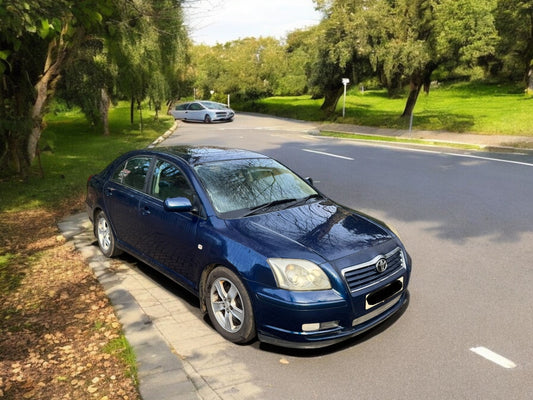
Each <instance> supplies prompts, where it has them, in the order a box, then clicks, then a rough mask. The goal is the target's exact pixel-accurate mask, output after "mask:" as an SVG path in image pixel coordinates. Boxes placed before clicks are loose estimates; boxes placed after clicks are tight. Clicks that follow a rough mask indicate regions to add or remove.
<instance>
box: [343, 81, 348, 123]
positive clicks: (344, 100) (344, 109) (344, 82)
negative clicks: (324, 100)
mask: <svg viewBox="0 0 533 400" xmlns="http://www.w3.org/2000/svg"><path fill="white" fill-rule="evenodd" d="M348 83H350V80H349V79H348V78H342V84H343V85H344V97H343V100H342V118H344V114H345V113H346V85H348Z"/></svg>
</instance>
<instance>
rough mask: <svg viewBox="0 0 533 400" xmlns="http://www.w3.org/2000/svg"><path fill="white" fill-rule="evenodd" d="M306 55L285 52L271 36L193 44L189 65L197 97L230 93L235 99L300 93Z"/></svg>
mask: <svg viewBox="0 0 533 400" xmlns="http://www.w3.org/2000/svg"><path fill="white" fill-rule="evenodd" d="M306 57H307V55H306V54H305V53H302V52H298V51H294V52H290V53H288V52H287V51H286V49H285V47H284V46H283V45H282V44H281V43H280V42H279V41H277V40H275V39H273V38H270V37H267V38H246V39H241V40H236V41H232V42H229V43H226V44H217V45H216V46H211V47H210V46H205V45H197V46H194V47H193V49H192V59H191V61H192V67H191V69H192V71H193V72H194V74H195V83H194V87H195V89H196V97H197V98H213V99H215V98H217V97H220V96H225V95H227V94H231V96H232V99H235V100H251V99H258V98H261V97H265V96H271V95H274V94H285V95H286V94H302V93H304V92H305V90H306V86H307V82H306V75H305V74H306V71H305V63H306ZM211 91H214V94H213V95H211ZM187 95H193V93H192V92H191V93H190V94H187ZM187 95H185V96H187ZM211 96H213V97H211Z"/></svg>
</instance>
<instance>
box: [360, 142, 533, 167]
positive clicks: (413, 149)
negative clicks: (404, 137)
mask: <svg viewBox="0 0 533 400" xmlns="http://www.w3.org/2000/svg"><path fill="white" fill-rule="evenodd" d="M359 143H363V141H360V142H359ZM366 145H367V146H379V147H384V148H387V149H393V150H403V151H413V152H418V153H430V154H443V155H446V156H452V157H462V158H473V159H477V160H484V161H496V162H501V163H505V164H516V165H523V166H526V167H533V163H526V162H522V161H513V160H504V159H501V158H494V157H484V156H476V155H474V154H459V153H449V152H446V151H442V150H431V149H415V148H410V147H401V146H393V145H388V144H382V143H381V142H375V141H372V142H371V143H368V144H366ZM520 154H521V153H520ZM521 155H523V154H521Z"/></svg>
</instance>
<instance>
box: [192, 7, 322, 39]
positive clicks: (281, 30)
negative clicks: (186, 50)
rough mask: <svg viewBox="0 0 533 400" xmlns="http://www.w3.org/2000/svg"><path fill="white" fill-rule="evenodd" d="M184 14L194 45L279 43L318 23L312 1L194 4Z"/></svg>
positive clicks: (319, 17) (318, 15) (317, 14)
mask: <svg viewBox="0 0 533 400" xmlns="http://www.w3.org/2000/svg"><path fill="white" fill-rule="evenodd" d="M185 13H186V23H187V25H188V27H189V33H190V37H191V38H192V40H193V41H194V43H195V44H207V45H214V44H216V43H226V42H230V41H233V40H238V39H243V38H246V37H251V36H252V37H259V36H263V37H265V36H273V37H275V38H277V39H281V38H284V37H286V36H287V33H289V32H292V31H294V30H296V29H300V28H306V27H310V26H313V25H316V24H318V23H319V22H320V19H321V14H320V13H319V12H318V11H316V10H315V3H314V2H313V0H194V1H190V2H188V5H186V6H185Z"/></svg>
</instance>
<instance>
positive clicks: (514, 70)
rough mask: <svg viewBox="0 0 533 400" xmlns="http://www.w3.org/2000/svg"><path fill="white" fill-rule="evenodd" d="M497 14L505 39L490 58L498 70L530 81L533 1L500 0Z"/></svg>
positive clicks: (532, 53)
mask: <svg viewBox="0 0 533 400" xmlns="http://www.w3.org/2000/svg"><path fill="white" fill-rule="evenodd" d="M495 16H496V27H497V28H498V33H499V36H500V38H501V39H500V42H499V44H498V47H497V58H496V59H493V60H490V62H492V67H493V68H494V70H495V71H494V72H495V73H499V74H501V75H503V76H505V77H509V78H511V79H514V80H522V81H523V82H526V84H527V82H528V80H529V79H533V74H531V72H530V71H531V70H532V68H533V1H531V0H498V6H497V8H496V10H495ZM532 86H533V85H532Z"/></svg>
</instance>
